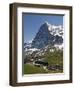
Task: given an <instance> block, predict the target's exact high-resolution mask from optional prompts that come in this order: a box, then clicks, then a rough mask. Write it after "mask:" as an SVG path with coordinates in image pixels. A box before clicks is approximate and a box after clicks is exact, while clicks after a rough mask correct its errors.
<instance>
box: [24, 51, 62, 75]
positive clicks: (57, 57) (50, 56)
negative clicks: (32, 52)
mask: <svg viewBox="0 0 74 90" xmlns="http://www.w3.org/2000/svg"><path fill="white" fill-rule="evenodd" d="M42 58H44V61H47V62H48V64H49V65H53V66H54V65H59V66H62V67H63V51H55V52H54V53H53V52H51V53H50V52H47V53H45V55H44V56H42ZM62 72H63V70H47V71H46V70H45V69H44V68H43V67H41V66H40V67H37V66H34V65H33V64H30V63H26V64H24V74H42V73H62Z"/></svg>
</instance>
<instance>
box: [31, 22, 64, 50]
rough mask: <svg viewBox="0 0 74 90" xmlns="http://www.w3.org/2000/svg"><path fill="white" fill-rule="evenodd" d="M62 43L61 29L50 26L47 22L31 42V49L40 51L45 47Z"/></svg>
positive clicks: (60, 27)
mask: <svg viewBox="0 0 74 90" xmlns="http://www.w3.org/2000/svg"><path fill="white" fill-rule="evenodd" d="M62 43H63V27H62V26H54V25H50V24H48V23H47V22H45V23H44V24H42V25H41V27H40V29H39V31H38V33H37V34H36V36H35V38H34V39H33V41H32V44H31V47H32V48H37V49H41V48H44V47H45V46H47V45H50V46H52V45H53V46H54V45H55V44H62Z"/></svg>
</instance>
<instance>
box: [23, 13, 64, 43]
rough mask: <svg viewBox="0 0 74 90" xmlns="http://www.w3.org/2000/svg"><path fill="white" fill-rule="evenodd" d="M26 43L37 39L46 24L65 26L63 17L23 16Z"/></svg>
mask: <svg viewBox="0 0 74 90" xmlns="http://www.w3.org/2000/svg"><path fill="white" fill-rule="evenodd" d="M22 20H23V30H24V42H30V41H31V40H33V38H34V37H35V35H36V33H37V32H38V30H39V28H40V26H41V25H42V24H43V23H44V22H46V21H47V22H48V23H49V24H53V25H63V16H61V15H43V14H42V15H40V14H32V13H30V14H28V13H27V14H25V13H23V14H22Z"/></svg>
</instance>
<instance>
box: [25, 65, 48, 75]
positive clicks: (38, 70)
mask: <svg viewBox="0 0 74 90" xmlns="http://www.w3.org/2000/svg"><path fill="white" fill-rule="evenodd" d="M35 73H46V71H45V70H44V69H43V68H42V67H36V66H34V65H32V64H25V65H24V74H35Z"/></svg>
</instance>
